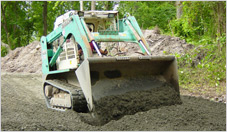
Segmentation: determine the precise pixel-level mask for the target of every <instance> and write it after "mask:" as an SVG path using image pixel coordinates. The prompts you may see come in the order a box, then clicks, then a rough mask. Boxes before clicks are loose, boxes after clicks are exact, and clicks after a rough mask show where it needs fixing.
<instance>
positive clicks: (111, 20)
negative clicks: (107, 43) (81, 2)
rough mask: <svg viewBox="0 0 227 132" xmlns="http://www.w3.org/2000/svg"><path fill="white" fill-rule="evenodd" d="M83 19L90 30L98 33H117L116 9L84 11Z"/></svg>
mask: <svg viewBox="0 0 227 132" xmlns="http://www.w3.org/2000/svg"><path fill="white" fill-rule="evenodd" d="M78 14H79V16H80V14H83V16H81V17H84V21H85V22H86V24H87V26H88V27H89V28H91V29H92V32H99V34H103V35H104V34H108V33H113V34H114V33H118V32H119V23H118V11H85V12H83V13H81V12H78Z"/></svg>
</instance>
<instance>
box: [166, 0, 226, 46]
mask: <svg viewBox="0 0 227 132" xmlns="http://www.w3.org/2000/svg"><path fill="white" fill-rule="evenodd" d="M225 5H226V2H224V1H222V2H218V1H216V2H210V1H209V2H208V1H191V2H189V1H187V2H183V16H182V17H181V18H180V19H175V20H172V21H171V22H170V27H171V29H172V32H174V34H175V35H176V36H180V37H182V38H184V39H186V40H187V41H188V42H191V41H201V42H202V43H203V42H204V41H206V42H208V43H210V42H211V41H213V40H214V39H216V37H218V36H221V35H222V33H225V32H226V31H225V24H226V13H225V11H224V10H225ZM221 7H222V8H223V9H224V10H223V11H222V10H219V8H221ZM217 14H219V15H217ZM201 38H202V39H201Z"/></svg>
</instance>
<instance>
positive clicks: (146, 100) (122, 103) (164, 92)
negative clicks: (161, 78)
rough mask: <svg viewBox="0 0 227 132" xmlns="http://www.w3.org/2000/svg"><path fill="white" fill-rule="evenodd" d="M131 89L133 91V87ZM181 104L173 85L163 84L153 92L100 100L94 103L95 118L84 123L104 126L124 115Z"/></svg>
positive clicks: (113, 96)
mask: <svg viewBox="0 0 227 132" xmlns="http://www.w3.org/2000/svg"><path fill="white" fill-rule="evenodd" d="M133 83H135V81H134V82H133ZM130 87H132V89H133V86H132V85H130ZM181 103H182V102H181V99H180V96H179V93H177V92H176V91H175V90H174V88H173V87H172V86H171V85H169V84H167V83H163V84H162V85H161V86H160V87H155V88H152V89H151V90H143V91H131V92H127V93H125V94H123V95H112V96H108V97H103V98H100V99H99V100H97V101H95V102H94V105H95V112H94V113H93V114H94V116H95V118H92V117H91V118H84V120H83V121H84V122H86V123H89V124H91V125H104V124H106V123H108V122H109V121H110V120H119V119H120V118H122V117H123V116H124V115H133V114H135V113H137V112H141V111H147V110H150V109H154V108H160V107H162V106H169V105H174V104H181Z"/></svg>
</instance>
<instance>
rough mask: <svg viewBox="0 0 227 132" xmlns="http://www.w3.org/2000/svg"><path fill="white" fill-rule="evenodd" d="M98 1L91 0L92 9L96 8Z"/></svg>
mask: <svg viewBox="0 0 227 132" xmlns="http://www.w3.org/2000/svg"><path fill="white" fill-rule="evenodd" d="M95 4H96V1H91V10H95Z"/></svg>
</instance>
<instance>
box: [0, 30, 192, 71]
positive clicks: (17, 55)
mask: <svg viewBox="0 0 227 132" xmlns="http://www.w3.org/2000/svg"><path fill="white" fill-rule="evenodd" d="M143 34H144V37H145V39H146V40H147V42H148V44H149V46H150V49H151V53H152V55H166V54H171V53H178V54H183V53H184V52H185V51H186V50H188V49H191V48H192V47H193V45H191V44H187V43H186V42H185V40H181V39H180V38H178V37H171V36H165V35H160V34H159V32H157V30H144V31H143ZM101 48H102V49H105V48H107V49H108V51H109V54H108V55H111V56H121V55H126V56H140V55H142V54H141V53H142V52H141V50H140V48H139V46H138V45H137V44H136V43H126V42H119V43H118V42H114V43H113V42H112V43H101ZM41 67H42V59H41V47H40V42H39V41H34V42H32V43H30V44H29V45H27V46H26V47H19V48H16V49H15V50H13V51H10V53H9V54H8V55H6V56H5V57H2V58H1V69H2V71H7V72H28V73H41V72H42V71H41V70H42V68H41Z"/></svg>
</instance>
